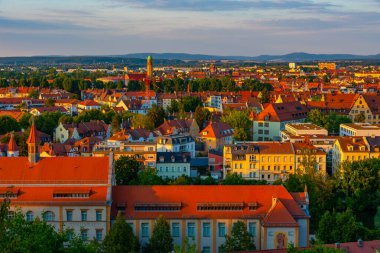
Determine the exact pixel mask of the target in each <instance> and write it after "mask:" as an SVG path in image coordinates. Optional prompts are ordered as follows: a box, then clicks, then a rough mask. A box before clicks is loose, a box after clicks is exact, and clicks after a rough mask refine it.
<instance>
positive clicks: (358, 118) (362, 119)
mask: <svg viewBox="0 0 380 253" xmlns="http://www.w3.org/2000/svg"><path fill="white" fill-rule="evenodd" d="M354 122H357V123H363V122H365V115H364V113H363V112H360V113H359V114H358V115H355V118H354Z"/></svg>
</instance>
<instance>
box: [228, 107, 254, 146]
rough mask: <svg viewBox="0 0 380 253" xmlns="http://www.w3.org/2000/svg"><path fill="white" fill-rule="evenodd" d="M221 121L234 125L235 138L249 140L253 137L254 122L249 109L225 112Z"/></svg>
mask: <svg viewBox="0 0 380 253" xmlns="http://www.w3.org/2000/svg"><path fill="white" fill-rule="evenodd" d="M221 121H222V122H225V123H227V124H229V125H230V126H232V127H233V129H234V135H233V137H234V139H235V140H237V141H248V140H250V139H251V128H252V122H251V120H250V118H249V112H248V111H233V110H229V111H227V112H225V113H224V114H223V116H222V118H221Z"/></svg>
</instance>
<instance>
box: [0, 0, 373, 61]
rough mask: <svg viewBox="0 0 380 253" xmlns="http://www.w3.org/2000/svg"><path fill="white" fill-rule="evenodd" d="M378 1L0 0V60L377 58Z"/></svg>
mask: <svg viewBox="0 0 380 253" xmlns="http://www.w3.org/2000/svg"><path fill="white" fill-rule="evenodd" d="M379 15H380V1H378V0H365V1H361V2H360V3H347V1H342V0H334V1H324V2H321V1H312V0H289V1H288V0H284V1H277V0H268V1H254V0H252V1H250V0H245V1H234V0H219V1H216V0H208V1H188V0H182V1H172V0H166V1H165V0H162V1H153V0H149V1H143V2H142V1H137V0H109V1H107V0H96V1H90V0H86V1H81V2H80V3H78V2H77V1H72V0H68V1H65V3H61V2H58V1H47V0H32V1H17V2H15V1H10V0H0V37H1V40H0V56H1V57H4V56H33V55H113V54H127V53H141V52H155V53H165V52H169V53H177V52H181V53H182V52H183V53H200V54H212V55H222V56H225V55H246V56H256V55H261V54H286V53H292V52H301V51H302V52H308V53H352V54H362V55H367V54H378V53H379V51H380V50H379V47H378V45H377V42H378V41H379V40H380V19H379Z"/></svg>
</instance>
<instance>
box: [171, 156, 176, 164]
mask: <svg viewBox="0 0 380 253" xmlns="http://www.w3.org/2000/svg"><path fill="white" fill-rule="evenodd" d="M171 159H172V163H174V162H175V157H174V156H173V155H172V157H171Z"/></svg>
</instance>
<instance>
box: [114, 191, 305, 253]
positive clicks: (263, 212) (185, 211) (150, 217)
mask: <svg viewBox="0 0 380 253" xmlns="http://www.w3.org/2000/svg"><path fill="white" fill-rule="evenodd" d="M112 196H113V198H112V199H113V202H112V219H115V218H116V215H117V213H118V212H121V213H122V214H123V216H124V217H125V220H126V222H127V223H128V224H129V225H130V226H131V227H132V229H133V231H134V233H135V235H136V236H137V237H138V238H139V241H140V245H141V246H142V247H144V246H145V245H146V244H147V243H148V241H149V238H150V237H151V236H152V232H153V226H154V222H155V220H156V219H157V218H158V216H159V215H163V216H164V217H165V218H166V219H167V220H168V222H169V224H170V232H171V235H172V237H173V243H174V244H177V245H181V244H182V243H183V240H184V238H185V237H187V238H189V240H190V243H191V244H193V243H194V244H195V245H196V248H197V252H220V247H221V245H222V244H223V243H224V242H225V240H226V235H230V234H231V229H232V226H233V224H234V223H235V222H237V221H243V222H244V223H245V224H246V225H247V230H248V232H249V233H250V234H251V235H252V236H253V238H254V243H255V245H256V249H257V250H265V249H276V248H287V247H288V245H290V244H291V243H292V244H293V245H294V246H296V247H307V246H308V245H309V218H310V216H309V214H308V210H302V209H301V208H300V205H301V203H298V202H297V200H300V201H301V202H302V203H308V194H307V192H305V193H298V194H290V193H289V192H288V191H287V190H286V189H285V187H283V186H279V185H277V186H271V185H265V186H222V185H213V186H195V185H192V186H115V187H113V190H112ZM293 196H296V197H297V200H295V198H294V197H293ZM302 205H305V204H302ZM305 206H306V205H305ZM305 209H306V208H305Z"/></svg>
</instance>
